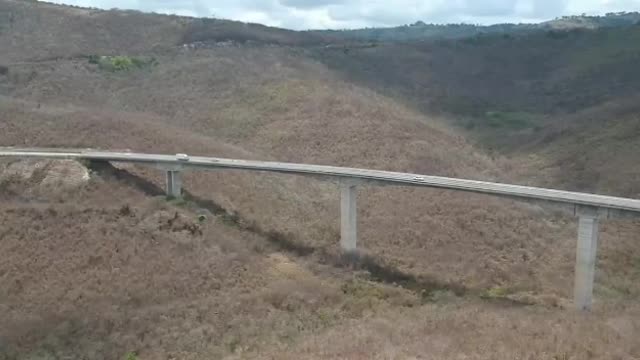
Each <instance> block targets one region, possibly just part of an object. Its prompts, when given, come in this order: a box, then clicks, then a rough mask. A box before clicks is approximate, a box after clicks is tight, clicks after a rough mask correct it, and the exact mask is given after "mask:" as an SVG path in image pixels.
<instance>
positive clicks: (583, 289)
mask: <svg viewBox="0 0 640 360" xmlns="http://www.w3.org/2000/svg"><path fill="white" fill-rule="evenodd" d="M598 222H599V220H598V215H597V214H595V215H586V214H579V222H578V244H577V248H576V271H575V284H574V290H573V299H574V303H575V306H576V308H578V310H586V311H588V310H591V304H592V301H593V280H594V276H595V269H596V251H597V248H598Z"/></svg>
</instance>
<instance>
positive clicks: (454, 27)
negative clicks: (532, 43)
mask: <svg viewBox="0 0 640 360" xmlns="http://www.w3.org/2000/svg"><path fill="white" fill-rule="evenodd" d="M639 22H640V13H637V12H622V13H610V14H606V15H605V16H586V15H581V16H563V17H562V18H558V19H554V20H550V21H546V22H542V23H538V24H496V25H484V26H483V25H475V24H465V23H462V24H426V23H425V22H423V21H418V22H416V23H413V24H410V25H404V26H397V27H389V28H365V29H353V30H316V31H314V33H317V34H321V35H329V36H331V37H333V38H341V39H353V40H364V41H384V42H388V41H416V40H429V39H460V38H469V37H474V36H482V35H504V36H513V35H521V34H527V33H532V32H542V31H564V30H569V29H598V28H605V27H626V26H634V25H637V24H638V23H639Z"/></svg>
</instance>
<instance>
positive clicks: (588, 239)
mask: <svg viewBox="0 0 640 360" xmlns="http://www.w3.org/2000/svg"><path fill="white" fill-rule="evenodd" d="M0 157H18V158H48V159H74V160H99V161H109V162H123V163H136V164H143V165H150V166H155V167H157V168H159V169H161V170H162V171H165V172H166V179H167V180H166V191H167V195H168V196H171V197H180V196H181V194H182V180H181V173H182V172H183V171H185V170H216V169H237V170H247V171H267V172H278V173H288V174H296V175H305V176H313V177H317V178H321V179H334V180H338V182H339V184H340V191H341V200H340V202H341V205H340V209H341V226H340V235H341V238H340V245H341V247H342V249H343V250H344V251H346V252H354V251H356V249H357V216H356V214H357V211H356V210H357V206H356V197H357V186H359V185H395V186H418V187H431V188H441V189H449V190H458V191H466V192H474V193H480V194H488V195H494V196H501V197H508V198H512V199H517V200H522V201H527V202H537V203H543V204H546V205H553V206H554V207H555V208H556V209H558V208H559V209H562V210H564V211H567V212H569V213H571V214H572V215H574V216H576V217H577V218H578V239H577V246H576V264H575V280H574V303H575V306H576V307H577V308H578V309H580V310H590V309H591V306H592V299H593V281H594V273H595V262H596V251H597V246H598V224H599V222H600V220H606V219H611V218H615V217H637V216H640V200H636V199H627V198H620V197H612V196H602V195H595V194H585V193H577V192H570V191H560V190H552V189H543V188H536V187H529V186H519V185H510V184H500V183H493V182H486V181H475V180H465V179H455V178H446V177H439V176H428V175H418V174H409V173H399V172H389V171H378V170H367V169H357V168H346V167H335V166H321V165H308V164H293V163H282V162H270V161H251V160H236V159H224V158H213V157H200V156H192V157H190V156H188V155H186V154H176V155H158V154H137V153H130V152H111V151H95V150H91V149H20V148H6V147H5V148H0Z"/></svg>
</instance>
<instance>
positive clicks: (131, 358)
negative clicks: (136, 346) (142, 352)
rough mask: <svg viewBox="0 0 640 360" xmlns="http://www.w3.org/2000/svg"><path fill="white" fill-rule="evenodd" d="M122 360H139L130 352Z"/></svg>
mask: <svg viewBox="0 0 640 360" xmlns="http://www.w3.org/2000/svg"><path fill="white" fill-rule="evenodd" d="M124 360H139V358H138V355H137V354H136V353H135V352H133V351H131V352H128V353H127V354H126V355H125V356H124Z"/></svg>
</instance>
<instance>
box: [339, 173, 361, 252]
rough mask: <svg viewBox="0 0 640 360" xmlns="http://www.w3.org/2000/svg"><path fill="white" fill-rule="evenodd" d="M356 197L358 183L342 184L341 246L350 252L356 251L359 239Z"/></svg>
mask: <svg viewBox="0 0 640 360" xmlns="http://www.w3.org/2000/svg"><path fill="white" fill-rule="evenodd" d="M356 197H357V189H356V185H354V184H352V183H346V182H345V183H342V184H340V246H341V247H342V250H343V251H345V252H348V253H353V252H356V244H357V239H358V232H357V223H358V218H357V213H358V211H357V206H356Z"/></svg>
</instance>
